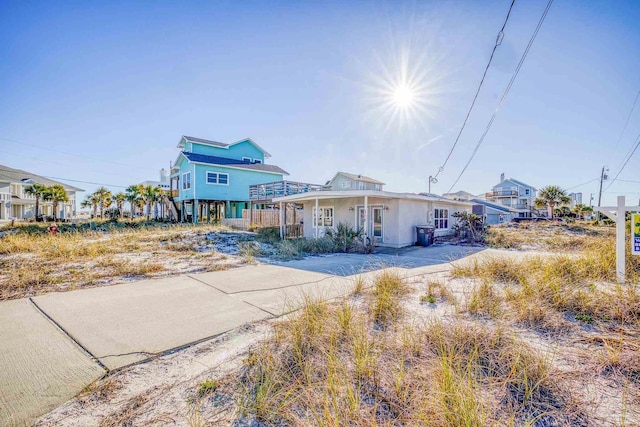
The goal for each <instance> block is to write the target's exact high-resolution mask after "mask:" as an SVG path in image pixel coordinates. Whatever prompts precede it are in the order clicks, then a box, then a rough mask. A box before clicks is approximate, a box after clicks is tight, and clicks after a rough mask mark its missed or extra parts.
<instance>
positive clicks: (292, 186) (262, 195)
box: [249, 181, 323, 202]
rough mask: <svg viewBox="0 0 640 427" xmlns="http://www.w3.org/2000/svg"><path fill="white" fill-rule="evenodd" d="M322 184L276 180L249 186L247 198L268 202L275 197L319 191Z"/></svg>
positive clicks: (253, 200)
mask: <svg viewBox="0 0 640 427" xmlns="http://www.w3.org/2000/svg"><path fill="white" fill-rule="evenodd" d="M322 188H323V186H322V185H318V184H307V183H303V182H294V181H276V182H268V183H266V184H255V185H251V186H249V200H251V201H252V202H270V201H271V200H272V199H274V198H275V197H283V196H291V195H293V194H300V193H308V192H309V191H321V190H322Z"/></svg>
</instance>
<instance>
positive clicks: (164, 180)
mask: <svg viewBox="0 0 640 427" xmlns="http://www.w3.org/2000/svg"><path fill="white" fill-rule="evenodd" d="M140 184H142V185H151V186H152V187H160V188H162V189H163V190H165V191H169V174H168V173H167V170H166V169H165V168H162V169H160V180H159V181H143V182H141V183H140Z"/></svg>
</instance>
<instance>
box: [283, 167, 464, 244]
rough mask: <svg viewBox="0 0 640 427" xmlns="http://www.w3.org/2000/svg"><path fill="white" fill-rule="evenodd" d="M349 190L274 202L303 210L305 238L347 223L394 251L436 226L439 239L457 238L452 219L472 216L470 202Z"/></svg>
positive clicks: (319, 193) (317, 193) (305, 194)
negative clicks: (460, 214) (420, 230)
mask: <svg viewBox="0 0 640 427" xmlns="http://www.w3.org/2000/svg"><path fill="white" fill-rule="evenodd" d="M356 176H357V175H356ZM334 180H335V179H334ZM334 180H332V181H334ZM357 180H362V178H358V179H357ZM378 182H379V181H378ZM374 185H375V184H374ZM379 185H382V184H379ZM339 186H340V187H341V186H342V184H340V185H339ZM345 190H346V189H345ZM345 190H334V189H328V190H327V189H325V190H322V191H309V192H306V193H300V194H293V195H289V196H284V197H278V198H274V199H273V201H274V202H275V203H278V202H281V203H296V204H301V205H302V206H303V212H304V214H303V216H304V227H303V229H304V237H308V238H313V237H320V236H322V235H323V234H324V232H325V230H326V229H328V228H332V229H335V228H336V227H337V226H338V224H340V223H344V224H347V225H348V226H349V227H352V228H354V229H362V230H363V231H364V233H365V234H366V236H367V237H369V238H370V239H372V240H374V241H375V244H376V245H377V246H386V247H393V248H400V247H404V246H410V245H413V244H415V242H416V240H417V233H416V226H418V225H431V226H433V227H434V228H435V232H434V234H435V236H436V237H437V236H446V235H451V234H453V233H454V228H453V226H454V224H455V223H456V219H455V218H453V216H452V215H453V214H454V213H455V212H462V211H465V212H471V206H472V204H471V203H469V202H462V201H457V200H448V199H445V198H443V197H439V196H435V195H423V194H414V193H393V192H389V191H382V190H371V189H369V190H357V189H356V190H350V191H345Z"/></svg>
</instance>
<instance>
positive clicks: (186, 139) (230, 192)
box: [169, 136, 289, 223]
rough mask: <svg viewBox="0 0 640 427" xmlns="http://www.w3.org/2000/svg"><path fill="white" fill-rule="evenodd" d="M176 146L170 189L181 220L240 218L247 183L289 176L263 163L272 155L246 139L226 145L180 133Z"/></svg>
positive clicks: (246, 199)
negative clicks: (177, 149)
mask: <svg viewBox="0 0 640 427" xmlns="http://www.w3.org/2000/svg"><path fill="white" fill-rule="evenodd" d="M178 148H179V149H180V154H179V155H178V157H177V159H176V161H175V163H174V164H173V166H172V168H171V175H170V184H169V188H170V194H171V199H172V201H173V203H174V205H173V206H174V208H175V209H176V212H175V213H176V215H177V216H178V218H179V219H180V220H181V221H190V222H194V223H197V222H198V221H199V219H201V218H205V217H206V218H207V220H209V219H211V218H212V217H213V218H216V219H220V218H242V210H243V209H248V208H249V186H251V185H254V184H263V183H268V182H273V181H281V180H282V179H283V177H284V175H289V174H288V173H287V172H286V171H284V170H283V169H281V168H279V167H278V166H274V165H267V164H265V159H267V158H269V157H271V155H270V154H269V153H268V152H267V151H265V150H264V149H263V148H262V147H260V146H259V145H258V144H256V143H255V142H254V141H252V140H251V139H248V138H247V139H242V140H240V141H237V142H234V143H232V144H225V143H222V142H217V141H210V140H206V139H201V138H194V137H191V136H183V137H182V138H180V142H179V143H178Z"/></svg>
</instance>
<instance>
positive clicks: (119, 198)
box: [113, 192, 127, 219]
mask: <svg viewBox="0 0 640 427" xmlns="http://www.w3.org/2000/svg"><path fill="white" fill-rule="evenodd" d="M113 200H114V201H115V202H116V206H117V208H118V214H119V216H120V218H121V219H122V216H123V215H124V202H125V200H127V195H126V194H124V193H123V192H119V193H116V194H114V195H113Z"/></svg>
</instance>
